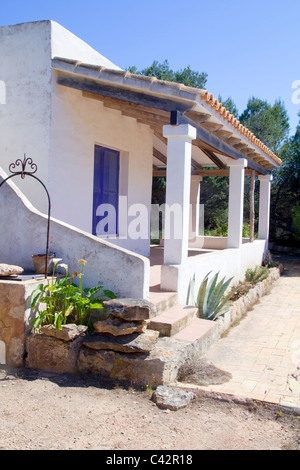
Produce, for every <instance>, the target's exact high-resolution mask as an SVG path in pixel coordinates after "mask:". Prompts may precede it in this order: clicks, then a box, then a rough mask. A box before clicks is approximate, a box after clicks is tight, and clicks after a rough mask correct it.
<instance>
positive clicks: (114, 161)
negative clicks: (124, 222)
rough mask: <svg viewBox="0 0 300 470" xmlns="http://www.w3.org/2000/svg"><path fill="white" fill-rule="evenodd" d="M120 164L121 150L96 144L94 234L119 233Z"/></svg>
mask: <svg viewBox="0 0 300 470" xmlns="http://www.w3.org/2000/svg"><path fill="white" fill-rule="evenodd" d="M119 166H120V154H119V152H117V151H116V150H112V149H109V148H105V147H100V146H99V145H95V154H94V196H93V235H116V234H117V233H118V203H119ZM108 205H109V206H108ZM109 208H111V210H110V212H109V213H108V210H109ZM106 209H107V210H106Z"/></svg>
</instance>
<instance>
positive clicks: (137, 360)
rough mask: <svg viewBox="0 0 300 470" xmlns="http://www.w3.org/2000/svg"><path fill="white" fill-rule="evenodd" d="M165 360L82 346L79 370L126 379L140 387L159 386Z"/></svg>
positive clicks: (110, 377) (106, 376) (119, 379)
mask: <svg viewBox="0 0 300 470" xmlns="http://www.w3.org/2000/svg"><path fill="white" fill-rule="evenodd" d="M164 367H165V364H164V361H163V360H161V359H160V358H156V357H151V356H148V355H146V354H125V353H120V352H115V351H105V350H102V351H101V350H100V351H95V350H92V349H89V348H82V349H81V350H80V353H79V357H78V371H79V372H81V373H84V374H89V373H90V374H93V375H98V376H101V377H105V378H108V379H110V380H116V381H124V382H128V383H131V384H132V385H138V386H140V387H146V386H147V385H148V386H150V385H151V387H157V386H158V385H160V384H162V383H163V375H164Z"/></svg>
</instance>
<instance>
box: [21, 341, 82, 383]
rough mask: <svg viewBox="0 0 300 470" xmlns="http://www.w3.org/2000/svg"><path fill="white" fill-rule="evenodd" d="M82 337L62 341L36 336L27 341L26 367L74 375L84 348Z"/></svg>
mask: <svg viewBox="0 0 300 470" xmlns="http://www.w3.org/2000/svg"><path fill="white" fill-rule="evenodd" d="M82 340H83V338H82V337H79V338H76V339H74V341H68V342H66V341H61V340H58V339H57V338H52V337H51V336H46V335H41V334H34V335H29V336H27V339H26V352H27V355H26V359H25V365H26V367H29V368H32V369H40V370H45V371H49V372H58V373H67V374H74V373H76V372H77V358H78V354H79V351H80V348H81V347H82Z"/></svg>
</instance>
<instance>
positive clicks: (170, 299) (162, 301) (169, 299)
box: [149, 288, 178, 315]
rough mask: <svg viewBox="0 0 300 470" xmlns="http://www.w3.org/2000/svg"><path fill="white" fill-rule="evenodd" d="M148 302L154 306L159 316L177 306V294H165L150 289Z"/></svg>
mask: <svg viewBox="0 0 300 470" xmlns="http://www.w3.org/2000/svg"><path fill="white" fill-rule="evenodd" d="M149 301H150V302H151V303H153V304H154V305H155V307H156V312H157V315H159V314H161V313H162V312H165V311H166V310H168V309H169V308H171V307H173V306H174V305H176V304H177V302H178V294H177V292H165V291H161V290H160V289H155V288H151V290H150V294H149Z"/></svg>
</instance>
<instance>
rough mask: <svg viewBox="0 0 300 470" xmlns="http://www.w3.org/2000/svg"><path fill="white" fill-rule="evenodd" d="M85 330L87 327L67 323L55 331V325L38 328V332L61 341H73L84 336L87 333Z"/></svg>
mask: <svg viewBox="0 0 300 470" xmlns="http://www.w3.org/2000/svg"><path fill="white" fill-rule="evenodd" d="M87 329H88V327H87V326H84V325H75V324H74V323H69V324H67V325H62V327H61V330H58V329H56V328H55V325H44V326H41V327H40V329H39V332H40V333H41V334H44V335H46V336H52V337H53V338H57V339H60V340H62V341H73V340H74V339H76V338H79V337H80V336H82V335H84V334H85V333H86V332H87Z"/></svg>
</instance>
